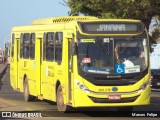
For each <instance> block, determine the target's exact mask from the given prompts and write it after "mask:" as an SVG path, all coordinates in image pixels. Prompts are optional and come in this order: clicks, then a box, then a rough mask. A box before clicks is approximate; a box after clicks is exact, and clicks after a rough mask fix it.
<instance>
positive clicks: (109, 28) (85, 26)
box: [80, 22, 143, 34]
mask: <svg viewBox="0 0 160 120" xmlns="http://www.w3.org/2000/svg"><path fill="white" fill-rule="evenodd" d="M80 27H81V29H82V31H83V32H84V33H95V34H96V33H98V34H101V33H102V34H103V33H110V34H114V33H116V34H118V33H120V34H124V33H129V32H140V31H142V28H143V26H142V24H140V23H114V22H113V23H80Z"/></svg>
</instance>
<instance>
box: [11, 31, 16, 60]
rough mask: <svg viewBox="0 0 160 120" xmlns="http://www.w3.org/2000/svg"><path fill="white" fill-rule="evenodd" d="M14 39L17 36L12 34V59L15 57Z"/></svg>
mask: <svg viewBox="0 0 160 120" xmlns="http://www.w3.org/2000/svg"><path fill="white" fill-rule="evenodd" d="M14 39H15V35H14V33H13V34H12V46H11V50H12V51H11V57H14Z"/></svg>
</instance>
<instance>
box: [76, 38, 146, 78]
mask: <svg viewBox="0 0 160 120" xmlns="http://www.w3.org/2000/svg"><path fill="white" fill-rule="evenodd" d="M79 39H80V40H79V42H78V64H79V68H80V69H81V70H82V71H83V72H86V73H92V74H112V75H116V74H128V73H138V72H142V71H144V70H145V69H146V68H147V65H148V62H147V61H148V54H147V41H146V39H144V38H143V37H134V38H132V37H124V38H118V37H115V38H113V37H112V38H109V37H90V38H88V37H81V38H79Z"/></svg>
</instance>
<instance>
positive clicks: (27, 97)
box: [23, 77, 35, 102]
mask: <svg viewBox="0 0 160 120" xmlns="http://www.w3.org/2000/svg"><path fill="white" fill-rule="evenodd" d="M23 89H24V100H25V101H26V102H28V101H33V100H34V99H35V97H34V96H32V95H30V94H29V85H28V78H27V77H25V81H24V86H23Z"/></svg>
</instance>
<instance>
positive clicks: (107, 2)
mask: <svg viewBox="0 0 160 120" xmlns="http://www.w3.org/2000/svg"><path fill="white" fill-rule="evenodd" d="M66 4H67V5H68V6H69V7H70V8H71V11H70V15H72V14H79V13H80V14H84V15H90V16H97V17H99V18H129V19H140V20H142V21H143V22H144V23H145V24H146V26H147V28H148V27H149V23H150V20H151V18H152V16H154V15H160V7H159V6H160V1H159V0H68V1H67V2H66Z"/></svg>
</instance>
